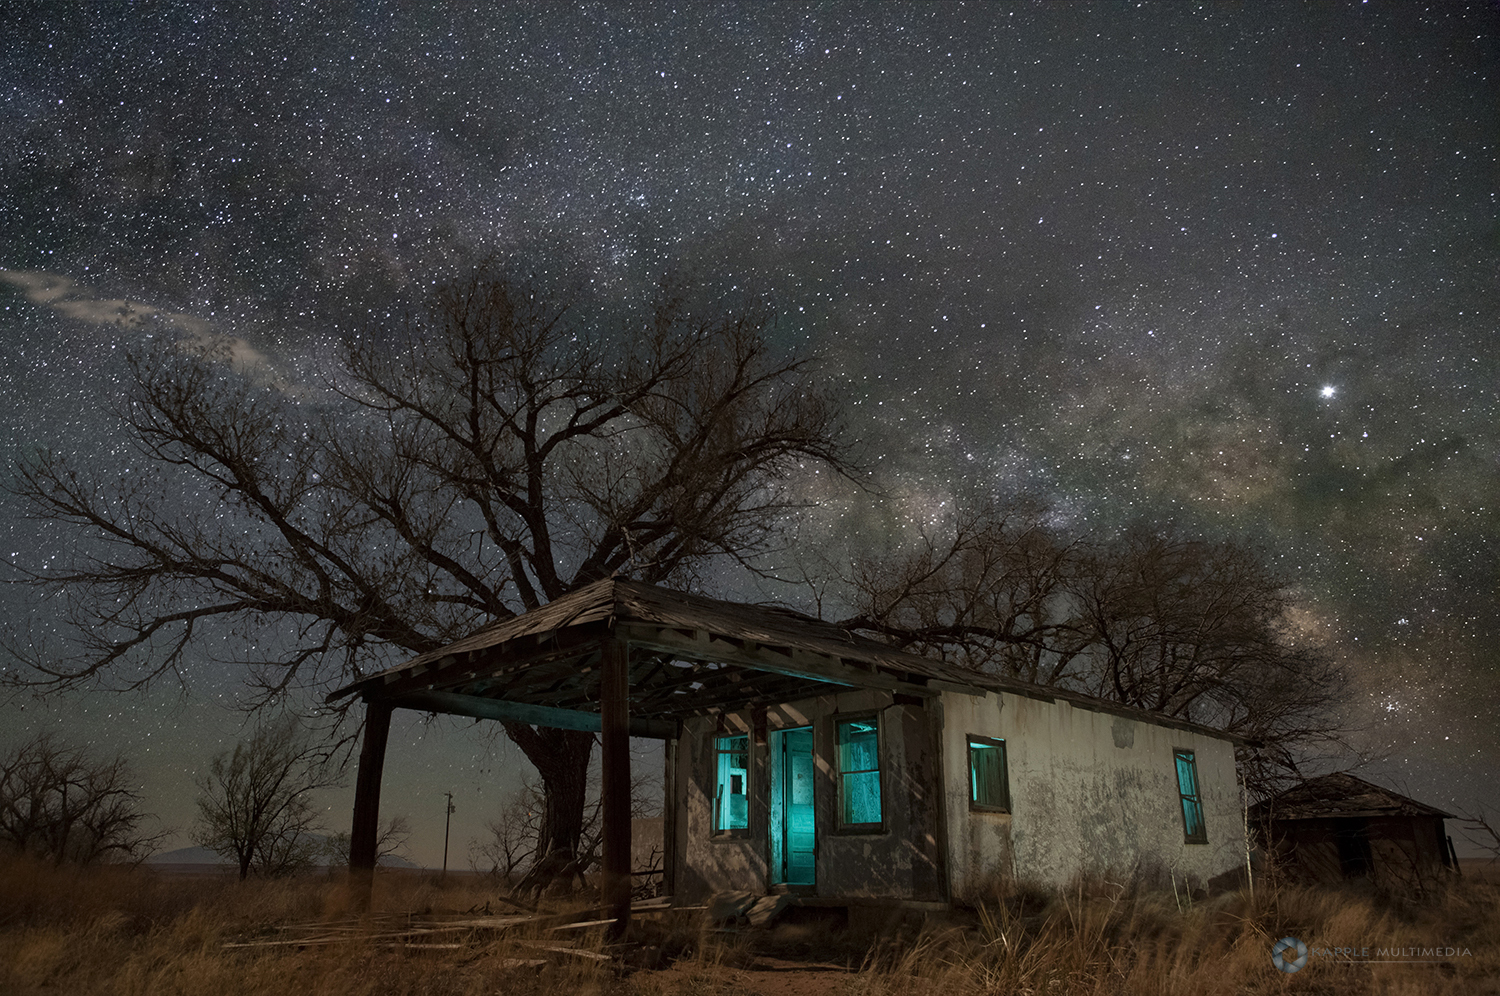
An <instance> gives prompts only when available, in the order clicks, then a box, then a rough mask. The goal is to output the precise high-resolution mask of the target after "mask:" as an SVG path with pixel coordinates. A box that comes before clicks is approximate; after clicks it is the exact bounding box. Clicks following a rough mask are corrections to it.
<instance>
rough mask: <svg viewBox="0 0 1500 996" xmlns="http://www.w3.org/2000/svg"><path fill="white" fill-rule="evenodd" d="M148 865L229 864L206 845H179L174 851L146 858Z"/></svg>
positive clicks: (227, 860) (229, 862) (226, 859)
mask: <svg viewBox="0 0 1500 996" xmlns="http://www.w3.org/2000/svg"><path fill="white" fill-rule="evenodd" d="M146 864H148V865H230V864H233V862H232V861H230V860H229V859H228V858H225V857H222V856H220V855H218V854H215V853H214V852H213V851H210V850H209V849H208V848H206V847H179V848H178V849H177V850H175V851H162V852H161V853H160V854H153V855H151V857H149V858H147V859H146Z"/></svg>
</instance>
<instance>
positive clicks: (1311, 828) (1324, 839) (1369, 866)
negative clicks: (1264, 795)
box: [1250, 771, 1458, 886]
mask: <svg viewBox="0 0 1500 996" xmlns="http://www.w3.org/2000/svg"><path fill="white" fill-rule="evenodd" d="M1451 819H1453V814H1452V813H1445V812H1443V811H1442V810H1441V809H1436V808H1434V807H1432V806H1428V805H1426V804H1425V803H1421V802H1418V801H1417V800H1415V799H1412V798H1409V797H1407V796H1404V795H1402V794H1400V793H1399V792H1394V791H1392V790H1391V789H1388V788H1383V787H1381V786H1379V785H1376V784H1374V783H1372V782H1367V781H1365V780H1364V779H1363V778H1358V777H1356V776H1354V775H1351V774H1349V773H1348V772H1345V771H1339V772H1334V773H1333V774H1330V775H1323V776H1321V777H1318V778H1310V779H1308V780H1307V781H1305V782H1303V783H1302V784H1300V785H1296V786H1294V787H1292V788H1290V789H1287V790H1286V791H1285V792H1282V793H1281V794H1279V795H1276V796H1274V797H1272V798H1270V799H1266V800H1264V801H1262V802H1258V803H1256V804H1255V805H1254V806H1252V807H1251V808H1250V821H1251V826H1252V827H1253V828H1254V829H1255V831H1256V833H1257V835H1258V836H1259V838H1260V842H1261V844H1262V846H1263V847H1264V848H1265V850H1266V852H1267V854H1268V855H1269V856H1270V857H1271V858H1272V860H1273V862H1274V863H1275V865H1276V867H1278V868H1279V869H1280V870H1281V871H1282V873H1284V874H1286V875H1288V876H1289V877H1291V878H1293V879H1296V880H1300V881H1305V882H1339V881H1343V880H1345V879H1366V880H1369V881H1372V882H1376V883H1383V884H1390V885H1405V886H1420V885H1421V884H1422V883H1423V882H1427V881H1431V880H1432V879H1434V878H1436V877H1437V876H1439V875H1442V874H1445V873H1447V872H1449V871H1451V870H1453V869H1456V868H1457V866H1458V861H1457V857H1456V855H1455V853H1454V850H1453V841H1452V839H1451V838H1449V837H1448V835H1447V833H1446V832H1445V830H1444V828H1443V821H1444V820H1451Z"/></svg>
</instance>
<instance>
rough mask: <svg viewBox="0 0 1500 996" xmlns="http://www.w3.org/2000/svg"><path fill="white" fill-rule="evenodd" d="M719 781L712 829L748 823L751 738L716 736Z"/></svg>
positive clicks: (738, 827)
mask: <svg viewBox="0 0 1500 996" xmlns="http://www.w3.org/2000/svg"><path fill="white" fill-rule="evenodd" d="M714 759H715V762H716V767H717V770H718V780H717V781H718V784H717V788H716V789H715V791H714V832H716V833H722V832H723V831H726V830H745V829H747V828H749V826H750V738H749V736H748V735H747V736H738V737H715V738H714Z"/></svg>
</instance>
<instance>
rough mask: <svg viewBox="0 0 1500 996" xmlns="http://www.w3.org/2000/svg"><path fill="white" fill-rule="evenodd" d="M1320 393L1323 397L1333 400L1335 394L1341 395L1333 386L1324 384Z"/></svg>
mask: <svg viewBox="0 0 1500 996" xmlns="http://www.w3.org/2000/svg"><path fill="white" fill-rule="evenodd" d="M1318 393H1319V394H1321V395H1323V397H1325V398H1331V397H1333V396H1334V395H1335V394H1337V393H1339V391H1338V388H1336V387H1334V386H1333V385H1332V384H1324V385H1323V390H1321V391H1319V392H1318Z"/></svg>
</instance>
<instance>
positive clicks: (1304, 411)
mask: <svg viewBox="0 0 1500 996" xmlns="http://www.w3.org/2000/svg"><path fill="white" fill-rule="evenodd" d="M251 8H252V9H248V10H245V9H239V8H237V7H223V6H213V5H208V4H188V3H180V4H179V3H164V4H158V5H152V6H151V7H150V8H149V9H144V10H142V9H138V8H132V7H129V6H126V5H95V6H90V5H64V6H61V7H59V8H57V9H55V10H52V11H49V13H48V15H47V16H45V17H42V16H27V15H26V13H25V12H24V11H18V10H16V9H14V8H13V9H11V10H9V11H7V12H4V13H0V67H3V71H0V81H3V82H4V86H3V88H0V150H3V152H4V155H3V156H0V171H3V177H0V270H3V271H5V272H4V273H0V278H3V279H0V351H3V353H0V360H3V362H0V410H3V411H4V412H5V414H6V417H7V421H8V429H9V432H8V434H7V435H8V438H9V440H10V443H9V446H8V447H7V449H6V450H5V455H6V456H7V458H8V461H7V462H10V461H13V460H14V459H16V458H21V457H24V456H25V455H27V454H29V453H33V452H35V451H37V450H38V449H40V448H52V449H57V450H62V451H65V452H78V453H84V454H88V455H89V457H90V459H91V460H93V461H94V462H95V463H96V465H97V466H98V467H100V468H101V469H104V468H108V469H111V471H112V472H115V471H118V472H124V470H125V468H126V467H128V465H129V461H130V459H131V455H130V454H129V451H128V447H127V445H126V443H125V441H124V440H123V439H119V438H114V437H112V436H110V435H109V432H110V430H109V428H108V427H109V426H110V425H111V424H112V423H111V422H110V406H111V405H112V404H113V399H114V397H115V396H116V395H117V392H118V389H119V386H120V385H121V384H122V383H123V379H122V378H123V362H122V361H123V356H124V354H125V353H126V352H128V351H130V350H132V349H138V348H140V347H141V346H142V345H144V343H145V342H146V341H147V337H159V336H165V337H170V338H171V339H174V340H177V339H187V340H192V341H202V342H207V341H215V342H219V343H221V344H222V345H224V346H225V348H226V352H225V355H226V357H227V362H228V363H230V364H231V366H232V367H233V368H234V369H235V370H237V371H238V372H239V373H241V374H244V375H246V376H251V377H255V378H259V379H261V380H263V381H264V382H267V383H272V384H275V385H278V386H279V387H280V388H281V389H284V390H287V391H289V392H298V391H307V390H310V388H309V387H308V385H310V384H313V383H314V382H315V380H316V374H317V372H318V371H319V370H321V369H323V368H324V367H326V366H327V364H328V363H329V362H330V360H331V358H332V357H333V356H335V355H336V354H337V351H338V346H339V343H340V342H342V341H343V340H344V339H345V337H347V336H350V335H353V334H355V333H357V332H361V331H364V332H366V333H368V332H369V330H370V329H371V328H375V327H377V323H376V322H375V321H374V319H373V318H372V316H376V315H379V314H381V313H382V310H383V309H385V308H387V307H389V305H390V302H393V301H396V300H399V299H400V298H401V297H402V296H403V295H409V294H411V293H412V292H413V291H414V289H415V288H417V287H420V286H421V285H423V284H425V283H428V282H430V280H432V279H433V278H434V277H435V276H437V275H440V274H443V273H446V272H451V270H452V269H453V267H454V266H455V265H456V262H455V261H459V260H462V259H465V258H473V257H475V256H480V255H484V254H487V253H492V252H493V253H500V254H516V255H518V256H519V257H520V258H523V259H526V260H528V261H533V262H536V263H538V265H541V266H545V267H550V268H553V269H555V270H556V271H557V272H558V273H561V274H563V275H565V276H566V277H567V278H568V279H576V280H581V281H586V282H588V283H590V284H591V285H592V286H593V287H595V288H598V289H599V292H600V293H602V294H620V295H627V294H629V293H631V292H632V291H634V290H636V289H639V288H642V287H645V286H648V282H649V281H651V280H653V279H654V278H655V277H656V276H657V275H658V274H659V272H660V271H661V270H662V269H664V268H667V267H671V266H674V265H686V266H691V267H693V268H695V270H696V272H699V273H701V274H703V275H704V278H705V279H706V280H711V281H715V282H718V283H719V284H721V285H723V286H733V287H741V288H746V287H748V288H753V289H754V290H755V291H757V292H763V293H765V294H766V295H768V296H769V297H770V298H771V299H772V300H773V301H774V302H775V304H776V306H777V308H778V310H779V313H780V315H781V321H780V323H779V325H778V327H777V333H776V335H777V342H778V345H780V346H782V347H785V348H796V349H798V350H801V351H804V352H808V353H813V354H818V355H821V356H823V357H825V358H826V365H825V369H826V370H827V371H828V374H827V375H828V376H829V377H831V378H833V379H834V380H835V382H836V384H837V386H838V388H839V389H840V390H841V391H842V392H843V395H844V397H845V398H846V402H847V405H848V411H849V414H850V421H851V425H852V426H853V427H854V429H855V431H856V432H857V433H858V436H859V438H860V440H861V441H862V443H863V444H864V445H865V446H866V447H867V448H868V451H869V452H870V453H872V454H876V455H878V459H875V460H872V461H871V462H872V463H874V464H876V465H877V467H878V471H879V473H880V474H881V475H882V479H883V480H884V482H885V483H886V484H887V486H888V487H889V488H890V491H891V494H892V499H891V504H890V506H889V507H887V508H885V509H879V510H875V511H860V510H859V509H857V508H852V507H851V508H850V509H849V510H848V511H846V513H845V515H846V516H847V517H850V518H849V519H848V522H846V527H847V528H851V529H866V530H869V531H875V530H878V529H882V528H887V527H888V525H889V524H892V523H894V524H901V523H905V524H907V525H910V524H914V523H916V522H920V521H933V520H934V519H935V518H940V517H941V515H942V514H945V513H944V512H943V510H944V509H947V508H951V507H952V502H953V501H954V500H955V498H958V497H962V496H964V495H966V494H988V495H999V496H1004V495H1007V494H1014V493H1029V494H1034V495H1038V496H1040V497H1042V498H1044V499H1045V500H1047V501H1048V502H1049V503H1051V505H1052V506H1053V508H1054V509H1055V510H1056V515H1057V516H1058V517H1059V519H1060V521H1065V522H1066V523H1068V524H1069V525H1070V526H1072V527H1074V528H1077V529H1079V530H1080V531H1084V532H1092V533H1104V532H1107V531H1109V530H1110V529H1113V528H1115V527H1117V526H1119V525H1120V524H1123V523H1125V522H1128V521H1130V520H1133V519H1145V520H1147V521H1152V522H1161V523H1165V522H1173V523H1176V524H1177V525H1178V526H1179V527H1180V528H1182V529H1184V530H1185V531H1187V532H1189V533H1192V534H1195V535H1203V536H1207V537H1219V536H1236V537H1242V538H1246V539H1249V540H1252V541H1254V542H1258V543H1261V544H1263V545H1264V546H1265V547H1266V548H1267V549H1268V550H1270V551H1271V555H1272V557H1273V559H1274V562H1275V563H1276V564H1277V565H1278V567H1279V568H1280V569H1281V570H1283V571H1284V572H1285V573H1286V574H1287V575H1288V577H1289V578H1290V579H1291V581H1292V582H1293V584H1294V585H1295V591H1296V593H1297V612H1296V613H1295V623H1296V625H1297V626H1298V628H1299V630H1300V631H1302V632H1305V633H1307V634H1310V635H1316V636H1317V637H1318V638H1320V639H1323V640H1325V641H1327V643H1328V645H1329V646H1330V648H1331V649H1332V651H1333V652H1334V653H1335V654H1336V655H1337V656H1338V657H1339V659H1340V660H1342V661H1343V662H1344V663H1345V664H1346V665H1347V666H1348V667H1349V669H1350V672H1351V674H1352V675H1353V676H1354V683H1353V694H1354V701H1353V702H1352V704H1351V709H1350V723H1351V725H1353V726H1356V727H1358V728H1359V730H1360V733H1359V737H1360V738H1361V743H1362V744H1363V745H1364V746H1366V747H1368V748H1369V749H1370V750H1371V751H1372V752H1376V753H1382V752H1383V754H1384V759H1383V760H1380V761H1378V762H1377V763H1375V764H1374V765H1372V766H1371V767H1370V768H1368V769H1367V770H1365V771H1362V772H1361V773H1362V774H1366V775H1368V776H1371V777H1376V778H1381V779H1383V780H1384V781H1386V782H1387V783H1388V784H1392V785H1393V787H1396V788H1398V789H1400V790H1403V791H1409V792H1410V793H1411V794H1414V795H1416V796H1417V797H1418V798H1421V799H1423V800H1424V801H1428V802H1431V803H1433V804H1435V805H1439V806H1444V807H1447V808H1452V807H1455V806H1456V807H1460V808H1473V807H1475V806H1478V805H1481V804H1484V805H1488V806H1490V807H1491V809H1492V810H1493V809H1496V808H1500V797H1497V796H1496V795H1495V792H1496V790H1495V789H1494V788H1493V786H1494V784H1495V782H1496V779H1495V777H1494V776H1495V772H1496V771H1497V768H1500V746H1497V738H1496V730H1495V722H1494V718H1493V717H1494V715H1495V711H1496V709H1497V707H1500V674H1497V670H1500V658H1497V649H1496V648H1497V647H1500V604H1497V602H1500V510H1497V509H1500V500H1497V496H1500V429H1497V427H1496V426H1497V423H1500V419H1497V412H1500V404H1497V400H1500V399H1497V393H1500V350H1497V349H1496V348H1495V344H1496V335H1497V327H1496V326H1497V317H1500V289H1497V277H1496V274H1497V272H1500V223H1497V191H1496V187H1495V184H1494V164H1495V162H1496V155H1497V139H1500V113H1497V111H1496V107H1497V106H1500V101H1497V100H1496V96H1497V81H1496V70H1497V67H1500V42H1497V28H1500V9H1497V8H1496V7H1495V6H1494V5H1493V4H1484V3H1473V4H1467V3H1450V4H1443V5H1438V6H1435V7H1433V8H1432V9H1429V10H1422V9H1418V8H1416V7H1414V6H1412V5H1405V4H1380V3H1374V4H1338V5H1335V4H1329V5H1319V6H1316V7H1312V8H1304V7H1283V6H1280V5H1259V6H1250V7H1240V8H1230V7H1221V6H1217V5H1212V4H1210V5H1187V4H1176V3H1156V4H1150V3H1148V4H1145V5H1143V6H1141V7H1133V6H1132V7H1122V6H1114V5H1110V6H1105V5H1082V4H1068V5H1031V6H1009V5H1006V6H1000V5H981V6H968V7H965V6H958V5H890V4H881V5H835V6H832V7H826V8H824V7H820V8H817V9H816V10H812V9H808V8H803V7H801V6H796V5H781V6H772V7H769V8H765V7H759V6H755V7H752V6H748V5H747V6H735V5H723V6H715V7H687V8H682V9H679V10H672V9H670V8H665V7H659V6H656V5H639V6H632V5H625V6H595V5H582V6H578V7H570V8H567V9H563V8H560V7H557V6H554V5H550V4H518V5H507V6H506V8H505V9H504V10H500V11H490V10H484V9H481V10H479V11H477V12H476V11H467V12H457V13H452V14H451V16H448V15H442V16H440V15H438V14H435V13H431V12H427V11H421V10H411V9H406V8H403V7H398V6H394V5H381V4H376V5H371V6H369V7H367V8H364V9H361V10H359V11H353V12H351V11H348V10H343V11H341V12H339V13H337V14H327V13H326V12H324V11H323V9H322V8H321V7H319V6H317V5H310V6H305V7H303V6H295V5H294V6H288V7H285V8H283V9H277V10H269V9H266V10H262V9H259V8H258V7H257V6H256V5H251ZM819 493H820V494H821V493H823V492H819ZM849 523H852V525H851V524H849ZM0 537H3V541H4V544H5V550H6V551H7V553H8V554H9V556H8V561H9V563H11V564H12V565H13V566H19V565H23V564H24V565H25V566H30V567H35V566H38V565H39V564H45V563H46V562H47V561H48V558H51V557H58V556H66V555H67V553H68V551H69V547H68V545H67V543H66V542H65V541H63V540H61V539H59V538H58V537H56V536H55V535H53V534H51V533H50V532H49V531H47V530H45V529H40V528H39V527H38V526H37V525H36V524H35V523H33V522H30V521H28V520H26V519H24V518H22V517H21V515H20V510H19V509H18V508H17V507H16V505H15V503H14V502H13V500H11V499H10V498H8V497H0ZM4 597H5V598H6V599H7V602H6V604H7V606H9V607H12V608H13V609H17V611H19V609H18V607H19V606H20V605H22V604H23V603H22V602H21V601H20V600H19V596H18V595H17V594H16V593H15V592H14V591H13V590H7V591H6V592H5V593H4ZM24 604H26V605H27V606H28V608H27V609H26V611H27V612H28V617H27V618H28V620H29V625H30V626H32V627H34V628H36V630H37V631H38V632H40V633H48V632H49V631H50V628H52V627H54V625H55V623H54V621H53V620H50V619H49V618H48V616H47V615H46V611H45V607H44V606H42V607H37V606H33V605H31V603H24ZM54 635H55V634H54ZM236 692H237V677H236V676H234V675H231V674H227V673H224V672H223V670H222V669H221V668H216V667H215V666H214V665H212V664H210V663H208V662H207V661H206V660H205V661H204V662H203V663H201V664H199V665H197V666H195V667H194V668H192V669H190V673H189V674H188V687H187V689H186V691H185V692H184V693H182V695H181V696H180V695H179V692H178V690H176V689H167V688H158V689H157V690H155V691H153V692H152V693H150V694H149V695H147V696H145V697H129V698H118V697H110V696H106V695H97V694H96V695H84V696H81V697H76V698H74V699H72V700H69V701H67V702H29V703H24V709H23V708H22V706H23V703H11V704H9V705H6V706H4V708H5V710H6V715H8V716H10V717H12V718H14V719H16V720H17V722H14V723H11V724H9V725H10V728H11V731H12V735H13V734H15V733H16V732H19V731H24V730H29V729H32V728H36V727H39V726H48V727H54V728H58V729H60V730H62V731H64V732H74V733H79V734H86V735H88V736H98V737H101V738H103V742H106V743H108V744H112V745H115V746H117V747H118V748H119V749H123V750H125V751H126V753H127V754H129V755H130V756H131V757H132V758H133V759H134V760H135V761H136V763H137V764H138V765H139V766H140V767H141V768H142V769H143V777H145V778H146V781H147V783H148V786H150V791H151V793H152V799H153V805H154V807H155V808H156V809H157V810H158V811H161V812H163V813H164V814H165V815H166V817H167V818H168V821H169V822H171V823H173V824H176V825H185V822H186V821H187V820H189V819H190V818H191V796H192V794H193V789H192V776H193V773H194V772H195V771H196V770H197V769H198V768H200V767H201V765H202V761H203V759H204V758H206V757H207V756H209V755H211V754H212V753H213V752H214V751H215V750H218V749H222V748H221V747H220V746H219V744H221V743H223V744H231V743H232V742H233V740H234V739H236V738H237V737H238V735H239V732H240V731H239V727H238V726H237V725H236V724H237V722H238V721H237V719H235V718H234V717H233V715H232V714H231V713H225V712H223V711H222V709H221V708H220V706H219V705H218V703H220V702H221V701H228V700H230V699H232V697H233V696H234V695H235V694H236ZM226 716H227V717H229V718H228V719H226V718H225V717H226ZM216 717H217V718H216ZM403 737H404V738H405V740H404V742H403V741H402V739H401V738H403ZM5 741H6V735H4V734H0V745H3V744H4V742H5ZM398 750H399V751H404V752H405V755H406V756H405V759H404V760H402V761H400V762H396V763H395V765H394V768H393V772H392V775H391V776H390V777H391V786H392V787H391V789H389V790H388V794H387V802H386V807H385V808H386V812H387V813H389V814H395V813H400V812H409V813H410V814H411V815H412V817H413V822H414V824H415V825H416V827H417V831H418V842H417V844H416V846H415V851H416V856H417V857H418V859H419V860H423V861H425V862H427V863H429V864H435V863H436V862H437V860H439V859H440V855H441V816H442V803H441V799H442V793H443V792H444V791H447V790H449V789H453V790H454V791H455V792H456V793H457V797H456V799H455V802H456V804H457V806H458V807H459V812H458V813H457V814H455V821H454V838H455V842H456V847H455V853H458V854H462V853H463V852H464V847H465V846H466V842H467V836H468V835H472V834H475V833H478V832H479V826H480V824H481V823H482V821H483V819H485V818H487V817H488V815H489V812H488V810H487V808H486V807H489V806H491V805H492V800H493V799H494V798H495V797H496V796H499V795H502V794H503V792H504V788H503V784H504V779H505V778H506V777H509V776H508V775H503V774H502V773H503V772H507V771H509V770H511V769H513V768H514V766H515V762H516V759H517V758H519V753H518V752H516V751H515V750H514V749H513V748H511V747H509V746H508V745H505V744H503V743H499V742H497V743H496V744H494V745H492V746H486V745H485V744H483V743H480V742H479V741H478V740H476V735H475V734H474V733H472V732H468V731H466V730H465V729H462V728H461V726H460V724H456V723H447V722H444V723H438V724H433V725H424V724H421V723H419V722H410V723H407V724H406V725H404V726H398V729H397V731H396V732H395V733H394V735H393V740H392V753H393V757H394V756H395V755H396V754H397V753H398ZM1482 785H1489V786H1491V788H1490V789H1489V790H1488V791H1489V793H1490V794H1489V795H1488V796H1485V795H1484V794H1483V792H1481V791H1480V790H1479V789H1478V788H1477V786H1482ZM340 798H342V797H340ZM330 805H331V806H334V809H332V810H331V811H330V822H331V823H333V824H335V825H338V824H341V823H345V822H346V821H347V818H348V817H347V805H346V804H345V803H344V802H342V801H339V800H338V799H334V800H333V801H331V802H330ZM339 807H342V808H339ZM428 810H430V811H431V812H430V813H429V812H428ZM434 825H435V826H436V828H437V829H436V831H435V833H436V838H434V836H433V835H434Z"/></svg>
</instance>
